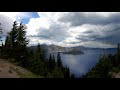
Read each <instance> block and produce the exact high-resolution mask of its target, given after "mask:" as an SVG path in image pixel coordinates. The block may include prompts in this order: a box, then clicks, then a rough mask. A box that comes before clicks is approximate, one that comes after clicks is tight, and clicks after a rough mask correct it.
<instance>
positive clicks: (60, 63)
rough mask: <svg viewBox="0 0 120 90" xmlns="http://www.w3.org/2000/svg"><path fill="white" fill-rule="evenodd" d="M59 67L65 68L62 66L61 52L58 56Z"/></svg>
mask: <svg viewBox="0 0 120 90" xmlns="http://www.w3.org/2000/svg"><path fill="white" fill-rule="evenodd" d="M57 66H58V67H59V68H62V67H63V66H62V61H61V57H60V52H58V54H57Z"/></svg>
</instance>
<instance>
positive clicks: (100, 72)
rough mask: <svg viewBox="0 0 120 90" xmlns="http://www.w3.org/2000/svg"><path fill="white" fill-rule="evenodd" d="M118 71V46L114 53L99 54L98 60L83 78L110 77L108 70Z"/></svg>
mask: <svg viewBox="0 0 120 90" xmlns="http://www.w3.org/2000/svg"><path fill="white" fill-rule="evenodd" d="M119 71H120V48H119V44H118V48H117V53H116V54H115V55H111V54H109V55H103V56H102V55H101V56H100V59H99V62H98V63H97V64H96V65H95V67H93V68H92V69H91V70H90V71H89V72H88V73H86V75H84V76H83V78H111V77H112V74H111V73H110V72H116V73H117V72H119Z"/></svg>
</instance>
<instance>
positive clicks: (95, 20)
mask: <svg viewBox="0 0 120 90" xmlns="http://www.w3.org/2000/svg"><path fill="white" fill-rule="evenodd" d="M59 21H60V22H64V23H68V22H69V23H71V25H72V26H80V25H83V24H94V25H98V24H100V25H106V24H110V23H120V13H116V14H112V15H110V16H108V17H105V16H102V15H98V14H95V13H93V14H89V13H88V14H85V13H82V12H81V13H80V12H71V13H67V14H65V15H63V16H62V17H60V18H59Z"/></svg>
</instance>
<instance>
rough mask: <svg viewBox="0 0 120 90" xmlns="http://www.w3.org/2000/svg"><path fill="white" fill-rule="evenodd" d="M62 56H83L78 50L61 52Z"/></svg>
mask: <svg viewBox="0 0 120 90" xmlns="http://www.w3.org/2000/svg"><path fill="white" fill-rule="evenodd" d="M62 53H63V54H72V55H79V54H84V52H82V51H80V50H71V51H69V52H62Z"/></svg>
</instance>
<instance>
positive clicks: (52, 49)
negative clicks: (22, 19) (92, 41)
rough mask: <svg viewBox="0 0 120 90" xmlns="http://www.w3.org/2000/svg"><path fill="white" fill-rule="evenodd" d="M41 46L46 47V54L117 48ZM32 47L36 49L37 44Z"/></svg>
mask: <svg viewBox="0 0 120 90" xmlns="http://www.w3.org/2000/svg"><path fill="white" fill-rule="evenodd" d="M41 47H42V48H44V50H45V52H46V54H50V53H52V52H70V53H72V52H73V53H75V52H76V53H77V52H78V53H83V51H84V50H106V49H115V48H89V47H84V46H75V47H61V46H57V45H53V44H52V45H45V44H41ZM30 48H31V49H33V50H36V48H37V46H30Z"/></svg>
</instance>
